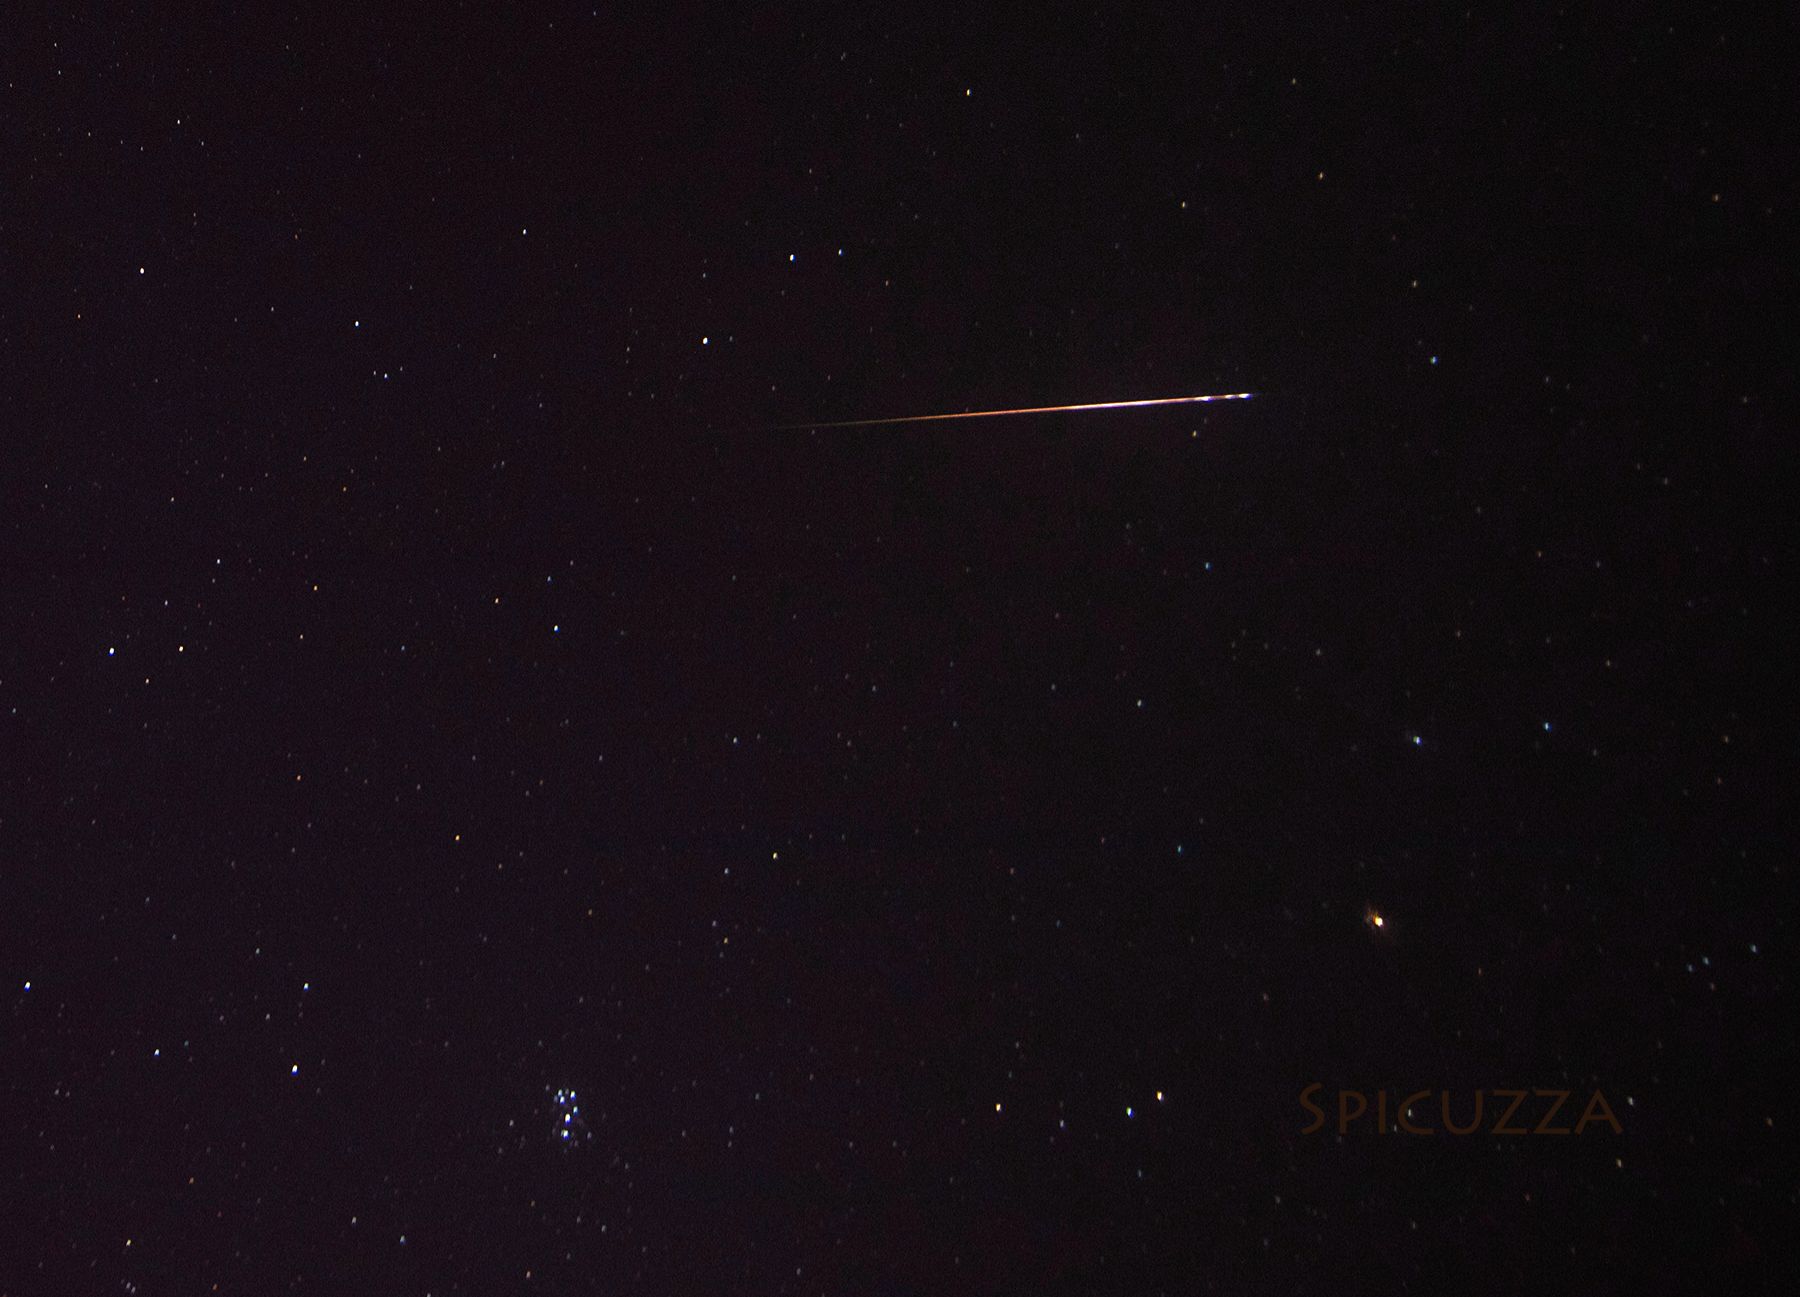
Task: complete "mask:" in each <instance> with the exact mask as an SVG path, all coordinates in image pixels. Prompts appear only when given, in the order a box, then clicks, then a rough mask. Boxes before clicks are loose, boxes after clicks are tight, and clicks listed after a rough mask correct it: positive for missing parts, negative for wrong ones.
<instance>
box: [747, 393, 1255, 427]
mask: <svg viewBox="0 0 1800 1297" xmlns="http://www.w3.org/2000/svg"><path fill="white" fill-rule="evenodd" d="M1255 395H1256V393H1254V392H1219V393H1214V394H1213V395H1211V396H1159V397H1156V398H1154V399H1152V400H1148V401H1091V402H1089V403H1088V404H1086V405H1032V406H1026V407H1024V408H1021V409H1017V410H966V411H963V412H962V413H959V414H909V415H905V416H903V417H900V418H896V419H844V420H840V421H839V422H836V423H784V424H780V425H778V426H777V427H775V428H774V429H772V431H775V432H792V431H794V430H796V429H799V428H870V427H874V426H875V425H876V424H881V423H932V422H935V421H937V420H940V419H999V418H1003V417H1005V416H1007V415H1011V414H1067V413H1073V412H1075V411H1078V410H1131V409H1136V408H1137V407H1139V406H1144V405H1197V404H1200V403H1201V402H1205V401H1248V400H1249V399H1250V398H1251V397H1252V396H1255Z"/></svg>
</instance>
